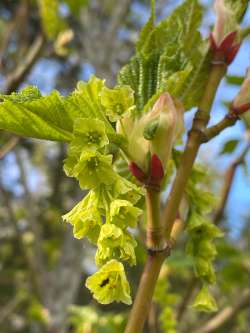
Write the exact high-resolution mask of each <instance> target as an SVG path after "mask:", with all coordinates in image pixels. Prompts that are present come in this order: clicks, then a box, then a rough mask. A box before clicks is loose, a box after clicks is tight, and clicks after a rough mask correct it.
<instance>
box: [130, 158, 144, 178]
mask: <svg viewBox="0 0 250 333" xmlns="http://www.w3.org/2000/svg"><path fill="white" fill-rule="evenodd" d="M129 170H130V172H131V173H132V175H133V176H134V177H135V178H136V179H138V180H139V181H140V182H141V183H144V182H145V181H146V178H147V176H146V175H145V173H144V172H143V171H142V169H141V168H140V167H139V166H138V165H137V164H136V163H135V162H130V163H129Z"/></svg>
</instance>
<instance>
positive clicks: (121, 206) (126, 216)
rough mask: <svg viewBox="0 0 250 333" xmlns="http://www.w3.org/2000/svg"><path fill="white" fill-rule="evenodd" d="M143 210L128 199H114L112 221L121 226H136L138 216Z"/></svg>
mask: <svg viewBox="0 0 250 333" xmlns="http://www.w3.org/2000/svg"><path fill="white" fill-rule="evenodd" d="M140 214H142V210H141V209H139V208H137V207H135V206H133V204H132V203H131V202H130V201H127V200H119V199H117V200H114V201H112V202H111V205H110V222H111V223H114V224H116V225H118V226H119V227H120V228H126V227H128V226H129V227H136V223H137V218H138V216H139V215H140Z"/></svg>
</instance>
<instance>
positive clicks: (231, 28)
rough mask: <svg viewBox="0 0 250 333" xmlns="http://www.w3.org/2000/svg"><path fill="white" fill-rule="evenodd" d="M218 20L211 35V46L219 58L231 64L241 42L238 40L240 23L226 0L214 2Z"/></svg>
mask: <svg viewBox="0 0 250 333" xmlns="http://www.w3.org/2000/svg"><path fill="white" fill-rule="evenodd" d="M214 9H215V13H216V22H215V25H214V30H213V32H212V34H211V35H210V40H211V47H212V49H213V50H214V51H215V52H216V54H217V57H219V58H222V59H218V60H225V61H226V63H227V64H230V63H231V62H232V61H233V59H234V57H235V56H236V54H237V52H238V50H239V48H240V43H238V42H237V33H238V30H239V25H238V22H237V20H236V15H235V13H234V11H233V10H232V8H230V7H229V5H228V4H227V3H226V2H225V0H216V1H215V4H214Z"/></svg>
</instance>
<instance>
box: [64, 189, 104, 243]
mask: <svg viewBox="0 0 250 333" xmlns="http://www.w3.org/2000/svg"><path fill="white" fill-rule="evenodd" d="M62 218H63V220H64V221H66V222H68V223H70V224H72V225H73V234H74V237H75V238H78V239H80V238H83V237H87V238H88V239H89V240H90V241H91V242H92V243H95V244H96V242H97V239H98V237H99V233H100V229H101V225H102V219H101V215H100V213H99V211H98V210H97V202H96V198H95V194H94V192H92V191H91V192H89V193H88V195H87V196H86V197H85V198H84V199H83V200H82V201H80V202H79V203H78V204H77V205H76V206H75V207H74V208H73V209H72V210H71V211H70V212H68V213H67V214H65V215H63V217H62Z"/></svg>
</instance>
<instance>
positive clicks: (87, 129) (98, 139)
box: [71, 118, 109, 150]
mask: <svg viewBox="0 0 250 333" xmlns="http://www.w3.org/2000/svg"><path fill="white" fill-rule="evenodd" d="M73 133H74V139H73V140H72V141H71V145H73V146H74V145H75V146H77V147H79V146H80V147H81V148H82V149H84V148H85V149H88V150H97V149H100V148H102V147H104V146H105V145H107V144H108V142H109V140H108V137H107V135H106V131H105V124H104V122H103V121H101V120H98V119H90V118H78V119H76V120H75V122H74V132H73Z"/></svg>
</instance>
